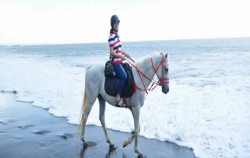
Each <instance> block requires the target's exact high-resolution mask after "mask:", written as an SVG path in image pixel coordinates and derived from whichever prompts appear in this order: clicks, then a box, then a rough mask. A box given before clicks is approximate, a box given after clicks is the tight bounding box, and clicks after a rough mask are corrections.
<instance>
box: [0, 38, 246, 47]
mask: <svg viewBox="0 0 250 158" xmlns="http://www.w3.org/2000/svg"><path fill="white" fill-rule="evenodd" d="M244 38H250V36H237V37H211V38H182V39H166V40H135V41H133V40H131V41H123V42H122V43H137V42H160V41H192V40H219V39H244ZM104 43H107V42H101V41H99V42H98V41H96V42H91V41H90V42H65V43H56V42H55V43H23V44H21V43H7V44H0V46H1V47H2V46H38V45H39V46H42V45H78V44H104Z"/></svg>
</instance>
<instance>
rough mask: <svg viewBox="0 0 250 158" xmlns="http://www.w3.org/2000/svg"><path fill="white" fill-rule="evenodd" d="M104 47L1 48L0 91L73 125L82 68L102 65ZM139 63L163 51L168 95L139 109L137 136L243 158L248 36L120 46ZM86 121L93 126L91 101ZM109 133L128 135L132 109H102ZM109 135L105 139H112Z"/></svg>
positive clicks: (157, 93) (249, 152) (248, 125)
mask: <svg viewBox="0 0 250 158" xmlns="http://www.w3.org/2000/svg"><path fill="white" fill-rule="evenodd" d="M108 49H109V48H108V44H107V43H95V44H68V45H38V46H35V45H33V46H18V45H15V46H3V45H2V46H0V91H13V90H15V91H17V95H16V100H19V101H27V102H31V103H32V104H33V105H34V106H38V107H42V108H45V109H48V112H49V113H51V114H53V115H55V116H62V117H66V118H67V119H68V122H69V123H72V124H78V122H79V119H80V111H81V104H82V98H83V92H84V82H85V81H84V80H85V70H86V68H87V67H88V66H89V65H94V64H103V65H104V64H105V62H106V61H107V60H108V57H109V51H108ZM123 50H125V51H127V53H129V54H130V56H131V57H132V58H133V59H135V60H136V61H139V60H141V59H143V57H144V56H147V55H150V54H155V53H160V52H168V56H169V77H170V91H169V93H168V94H167V95H165V94H163V93H162V92H161V88H160V87H158V88H156V89H155V90H154V91H152V92H150V93H149V94H148V95H147V97H146V101H145V104H144V105H143V107H142V109H141V117H140V123H141V131H140V135H143V136H145V137H147V138H156V139H159V140H162V141H170V142H174V143H177V144H179V145H182V146H187V147H190V148H192V149H193V151H194V153H195V155H196V156H197V157H200V158H211V157H213V158H217V157H225V158H247V157H250V145H249V142H250V136H249V133H250V99H249V98H250V38H236V39H209V40H176V41H175V40H174V41H154V42H127V43H123ZM87 124H94V125H97V126H100V125H101V124H100V122H99V107H98V102H97V101H96V103H95V105H94V106H93V108H92V111H91V113H90V115H89V119H88V121H87ZM106 125H107V127H108V128H110V129H115V130H120V131H125V132H130V131H132V130H133V128H134V125H133V119H132V115H131V112H130V111H129V110H127V109H121V108H115V107H113V106H109V105H108V106H107V107H106ZM111 137H112V136H111Z"/></svg>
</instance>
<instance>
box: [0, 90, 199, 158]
mask: <svg viewBox="0 0 250 158" xmlns="http://www.w3.org/2000/svg"><path fill="white" fill-rule="evenodd" d="M108 132H109V135H110V137H111V140H112V141H113V143H114V144H115V146H116V147H117V149H116V150H115V151H113V152H110V151H109V146H108V144H107V143H106V140H105V137H104V133H103V130H102V128H101V127H98V126H91V125H88V126H86V139H87V140H88V141H90V142H92V143H90V144H92V145H93V146H92V147H89V148H87V149H85V150H83V147H82V142H81V141H80V140H79V137H78V134H77V126H76V125H72V124H68V123H67V119H66V118H58V117H55V116H53V115H51V114H49V113H48V111H47V110H45V109H42V108H37V107H34V106H32V105H31V104H30V103H24V102H17V101H15V94H14V93H3V92H0V158H17V157H18V158H57V157H60V158H99V157H110V158H116V157H118V158H121V157H122V158H136V157H137V155H136V154H135V153H134V143H132V144H130V145H129V146H128V147H126V148H123V147H122V144H123V141H124V140H125V139H127V137H129V136H130V133H124V132H119V131H115V130H108ZM139 149H140V151H141V152H142V153H143V154H144V155H145V156H146V157H147V158H195V156H194V154H193V151H192V149H189V148H186V147H182V146H179V145H176V144H174V143H171V142H166V141H159V140H156V139H147V138H145V137H142V136H140V137H139Z"/></svg>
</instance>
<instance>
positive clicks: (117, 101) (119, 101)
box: [116, 98, 124, 107]
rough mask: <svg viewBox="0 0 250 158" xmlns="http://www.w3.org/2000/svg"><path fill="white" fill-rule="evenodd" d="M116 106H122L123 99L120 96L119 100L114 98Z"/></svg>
mask: <svg viewBox="0 0 250 158" xmlns="http://www.w3.org/2000/svg"><path fill="white" fill-rule="evenodd" d="M116 106H118V107H122V106H124V103H123V100H122V99H121V98H120V99H119V100H116Z"/></svg>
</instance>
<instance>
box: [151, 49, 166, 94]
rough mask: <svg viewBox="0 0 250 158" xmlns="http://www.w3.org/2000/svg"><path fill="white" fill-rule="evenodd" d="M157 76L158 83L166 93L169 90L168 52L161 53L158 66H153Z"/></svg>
mask: <svg viewBox="0 0 250 158" xmlns="http://www.w3.org/2000/svg"><path fill="white" fill-rule="evenodd" d="M154 69H155V72H156V75H157V77H158V80H159V81H158V82H159V85H161V87H162V92H163V93H164V94H167V93H168V92H169V78H168V54H167V53H166V54H163V53H161V59H160V62H159V64H158V66H157V67H156V68H155V67H154Z"/></svg>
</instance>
